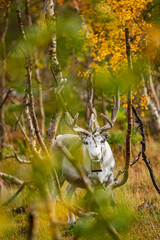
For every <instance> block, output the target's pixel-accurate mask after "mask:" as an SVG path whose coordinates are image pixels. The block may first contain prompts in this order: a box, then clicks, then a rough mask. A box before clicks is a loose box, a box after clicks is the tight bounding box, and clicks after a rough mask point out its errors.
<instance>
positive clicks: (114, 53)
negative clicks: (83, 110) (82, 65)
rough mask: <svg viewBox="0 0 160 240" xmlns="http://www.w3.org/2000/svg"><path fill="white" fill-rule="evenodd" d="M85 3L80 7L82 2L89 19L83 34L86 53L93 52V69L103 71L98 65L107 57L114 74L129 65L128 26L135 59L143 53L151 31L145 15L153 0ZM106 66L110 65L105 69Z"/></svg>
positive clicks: (82, 7) (83, 13) (102, 0)
mask: <svg viewBox="0 0 160 240" xmlns="http://www.w3.org/2000/svg"><path fill="white" fill-rule="evenodd" d="M86 2H87V3H86V4H85V3H84V1H83V2H82V1H81V5H80V1H79V6H80V7H81V12H82V15H83V16H84V17H85V18H86V19H87V21H86V22H87V24H86V23H85V24H83V27H82V30H81V31H80V35H81V36H82V37H85V38H86V41H85V44H84V46H83V50H87V49H90V55H91V57H92V59H93V63H92V64H91V68H93V69H95V70H96V71H97V69H99V70H100V71H101V68H100V67H99V65H100V64H99V63H101V62H102V61H104V60H105V59H106V58H107V61H108V62H109V65H110V67H111V68H112V69H113V70H114V71H117V70H119V69H120V68H121V65H122V63H123V64H124V65H126V66H127V60H126V46H125V31H124V30H125V28H126V27H128V28H129V30H130V36H131V49H132V57H133V59H136V53H137V52H141V50H142V43H143V42H144V40H145V36H144V33H146V32H148V30H149V29H150V28H151V24H149V23H147V22H145V21H144V20H143V18H142V13H143V11H144V10H145V9H146V6H147V4H148V3H149V2H152V0H142V1H139V0H121V1H119V0H108V1H105V0H101V1H99V2H98V3H97V4H94V5H93V4H92V3H91V2H90V1H86ZM107 18H108V21H107V20H106V19H107ZM97 65H98V66H97ZM124 65H123V66H124ZM107 67H108V64H107V65H106V70H107Z"/></svg>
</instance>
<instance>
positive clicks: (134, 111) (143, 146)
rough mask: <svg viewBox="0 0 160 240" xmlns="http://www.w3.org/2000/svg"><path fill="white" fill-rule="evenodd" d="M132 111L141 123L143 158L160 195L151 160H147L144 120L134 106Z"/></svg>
mask: <svg viewBox="0 0 160 240" xmlns="http://www.w3.org/2000/svg"><path fill="white" fill-rule="evenodd" d="M132 110H133V113H134V114H135V116H136V118H137V121H136V122H137V123H139V129H140V131H141V136H142V141H141V144H142V158H143V160H144V162H145V164H146V165H147V168H148V170H149V173H150V177H151V180H152V183H153V186H154V187H155V189H156V190H157V192H158V193H159V194H160V188H159V186H158V184H157V182H156V179H155V176H154V173H153V170H152V167H151V164H150V162H149V160H148V159H147V156H146V154H145V150H146V136H145V130H144V126H143V122H142V120H141V119H140V117H139V116H138V114H137V112H136V109H135V108H134V107H133V106H132Z"/></svg>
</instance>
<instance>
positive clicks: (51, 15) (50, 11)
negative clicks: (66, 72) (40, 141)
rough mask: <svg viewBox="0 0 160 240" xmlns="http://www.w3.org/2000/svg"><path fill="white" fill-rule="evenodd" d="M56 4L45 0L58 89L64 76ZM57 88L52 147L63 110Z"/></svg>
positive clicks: (49, 138) (50, 130)
mask: <svg viewBox="0 0 160 240" xmlns="http://www.w3.org/2000/svg"><path fill="white" fill-rule="evenodd" d="M54 6H55V3H54V1H53V0H45V3H44V9H45V18H46V22H47V27H48V31H49V34H50V43H49V57H50V64H51V71H52V74H53V78H54V81H55V82H54V85H55V86H56V87H57V88H58V87H59V86H60V85H63V80H64V79H63V75H62V71H61V67H60V64H59V61H58V58H57V38H56V18H55V12H54ZM56 90H57V89H56V88H55V89H54V96H55V101H56V104H55V105H57V108H56V109H55V112H54V114H53V116H52V118H51V120H50V123H49V128H48V130H47V143H48V144H49V145H50V144H51V143H52V142H53V141H54V139H55V137H56V133H57V128H58V124H59V121H60V119H61V115H62V110H61V109H60V106H59V104H58V101H57V94H56Z"/></svg>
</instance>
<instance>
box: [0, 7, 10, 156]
mask: <svg viewBox="0 0 160 240" xmlns="http://www.w3.org/2000/svg"><path fill="white" fill-rule="evenodd" d="M9 15H10V7H9V8H8V9H7V14H6V18H5V25H4V30H3V32H2V37H1V47H2V77H1V78H0V103H2V101H3V97H4V94H5V87H6V70H7V69H6V58H7V57H6V42H5V41H6V35H7V31H8V23H9ZM5 135H6V130H5V118H4V106H2V107H1V109H0V148H1V153H0V155H1V156H0V157H1V158H2V154H3V152H2V149H3V146H4V143H5V138H6V136H5Z"/></svg>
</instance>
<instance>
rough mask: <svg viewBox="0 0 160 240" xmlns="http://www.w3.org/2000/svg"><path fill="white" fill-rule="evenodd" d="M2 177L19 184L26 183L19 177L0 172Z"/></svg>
mask: <svg viewBox="0 0 160 240" xmlns="http://www.w3.org/2000/svg"><path fill="white" fill-rule="evenodd" d="M0 177H2V178H3V179H4V180H9V181H10V182H11V183H15V184H18V185H21V184H23V183H24V182H23V181H22V180H20V179H18V178H17V177H14V176H12V175H10V174H7V173H3V172H0Z"/></svg>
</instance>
